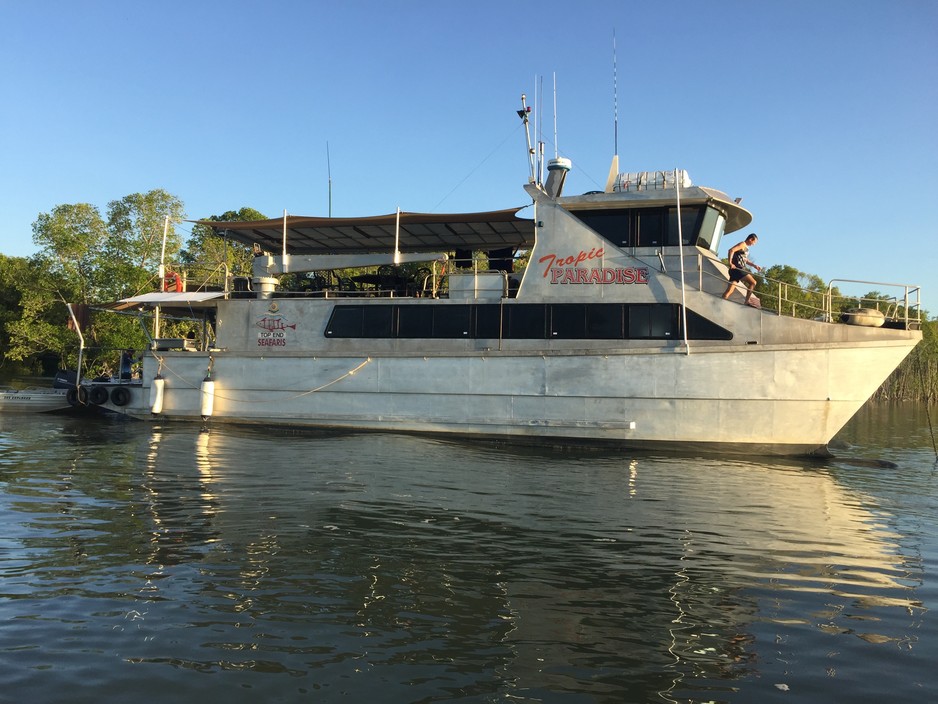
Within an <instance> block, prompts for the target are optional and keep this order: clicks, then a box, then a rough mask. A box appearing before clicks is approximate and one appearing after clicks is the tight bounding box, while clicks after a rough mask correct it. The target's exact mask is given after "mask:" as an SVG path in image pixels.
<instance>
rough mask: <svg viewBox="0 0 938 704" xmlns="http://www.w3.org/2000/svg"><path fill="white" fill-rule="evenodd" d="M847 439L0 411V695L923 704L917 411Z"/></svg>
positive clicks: (926, 677)
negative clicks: (832, 455) (700, 447)
mask: <svg viewBox="0 0 938 704" xmlns="http://www.w3.org/2000/svg"><path fill="white" fill-rule="evenodd" d="M933 415H934V412H933ZM838 441H839V444H840V449H839V450H838V454H839V455H841V456H842V459H837V460H833V461H829V462H818V461H812V460H801V459H797V460H781V461H764V460H759V459H740V458H732V459H729V458H712V457H711V458H696V457H666V456H660V455H650V454H640V453H630V452H610V451H601V450H599V451H595V452H593V451H585V450H582V449H578V450H576V451H572V450H566V451H564V450H560V449H555V448H544V449H543V450H537V449H521V448H517V447H508V446H502V445H492V444H480V443H473V442H452V441H443V440H439V439H428V438H422V437H410V436H396V435H390V434H334V433H331V434H327V433H297V432H287V431H283V430H275V429H269V428H237V427H211V428H209V429H202V428H200V427H198V426H194V425H186V424H181V423H180V424H163V425H149V424H146V423H140V422H127V421H116V420H114V421H110V420H93V419H81V418H70V417H60V416H41V417H37V416H31V417H28V416H24V417H16V416H10V415H7V416H5V417H0V526H2V533H0V624H2V627H0V701H3V702H41V703H45V702H69V703H75V702H95V703H97V702H102V701H107V702H148V703H153V702H201V701H209V700H210V701H221V702H225V703H226V704H235V703H237V702H252V703H253V702H299V701H319V702H329V701H338V700H340V699H343V700H348V701H376V702H408V703H410V702H450V701H456V700H460V701H467V702H493V701H519V702H577V703H579V702H760V703H763V702H792V701H802V702H808V701H810V702H817V701H838V702H882V701H885V700H888V701H891V702H912V701H914V702H925V701H938V668H936V667H935V663H938V617H936V614H935V613H933V609H934V608H935V607H936V606H938V468H936V464H935V452H934V450H933V449H932V440H931V437H930V433H929V426H928V422H927V419H926V414H925V411H924V408H923V407H920V406H902V407H894V406H868V407H866V408H864V409H863V410H862V411H861V413H860V414H859V415H858V416H857V417H856V418H855V419H854V420H853V421H851V423H850V425H849V426H848V427H847V428H846V429H845V430H844V432H843V433H842V434H841V435H840V436H839V438H838ZM883 461H885V462H889V463H894V464H895V467H889V466H884V464H883ZM209 698H210V699H209Z"/></svg>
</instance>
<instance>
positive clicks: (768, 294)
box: [756, 264, 838, 318]
mask: <svg viewBox="0 0 938 704" xmlns="http://www.w3.org/2000/svg"><path fill="white" fill-rule="evenodd" d="M756 278H757V280H758V281H759V284H758V286H757V287H756V292H757V295H758V296H759V298H760V300H761V301H762V306H763V307H764V308H768V309H770V310H780V311H781V312H782V313H783V314H785V315H793V316H795V317H798V318H814V317H816V316H818V315H820V314H822V313H823V312H824V310H825V298H826V296H827V284H826V283H825V282H824V279H822V278H821V277H820V276H815V275H814V274H806V273H804V272H803V271H799V270H798V269H796V268H795V267H793V266H788V265H787V264H775V265H773V266H770V267H769V268H767V269H765V270H764V271H763V272H762V275H761V276H759V277H756ZM832 293H833V295H834V296H835V297H836V296H837V295H838V292H837V289H836V287H835V288H834V290H833V291H832Z"/></svg>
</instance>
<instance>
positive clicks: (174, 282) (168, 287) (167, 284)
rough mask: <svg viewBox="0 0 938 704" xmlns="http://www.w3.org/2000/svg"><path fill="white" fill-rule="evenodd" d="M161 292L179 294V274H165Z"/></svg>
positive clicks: (180, 279)
mask: <svg viewBox="0 0 938 704" xmlns="http://www.w3.org/2000/svg"><path fill="white" fill-rule="evenodd" d="M163 290H164V291H175V292H176V293H181V292H182V277H181V276H179V274H177V273H176V272H175V271H168V272H166V276H164V277H163Z"/></svg>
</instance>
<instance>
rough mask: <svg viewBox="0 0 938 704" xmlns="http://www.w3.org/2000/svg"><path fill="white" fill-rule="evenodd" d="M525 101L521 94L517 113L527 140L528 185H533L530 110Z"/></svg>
mask: <svg viewBox="0 0 938 704" xmlns="http://www.w3.org/2000/svg"><path fill="white" fill-rule="evenodd" d="M526 99H527V98H526V97H525V95H524V93H522V94H521V109H520V110H519V111H518V117H520V118H521V122H523V123H524V136H525V138H526V139H527V140H528V165H529V166H530V168H531V176H530V177H529V183H534V182H535V180H536V179H535V175H534V173H535V172H534V150H533V149H532V148H531V130H530V124H529V123H530V120H529V118H530V116H531V108H529V107H528V106H527V104H526V103H525V100H526Z"/></svg>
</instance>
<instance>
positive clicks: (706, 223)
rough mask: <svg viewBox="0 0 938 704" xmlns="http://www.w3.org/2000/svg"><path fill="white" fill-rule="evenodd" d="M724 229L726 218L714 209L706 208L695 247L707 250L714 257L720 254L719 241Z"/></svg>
mask: <svg viewBox="0 0 938 704" xmlns="http://www.w3.org/2000/svg"><path fill="white" fill-rule="evenodd" d="M725 228H726V218H725V217H723V213H721V212H720V211H719V210H717V209H716V208H706V209H705V210H704V213H703V222H702V223H701V225H700V236H699V237H698V238H697V246H698V247H703V248H704V249H709V250H710V251H711V252H713V253H714V254H716V255H719V253H720V240H721V239H723V231H724V229H725Z"/></svg>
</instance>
